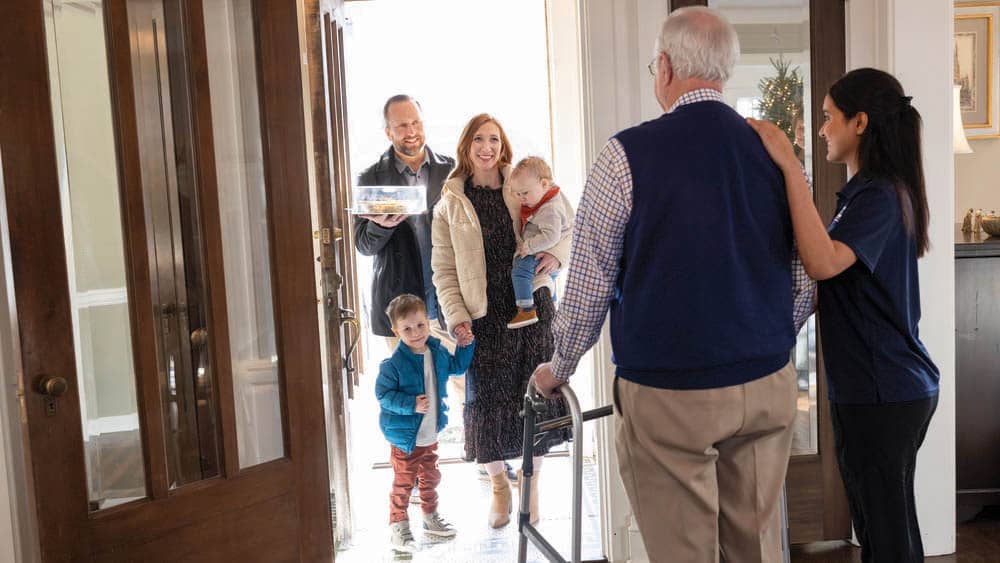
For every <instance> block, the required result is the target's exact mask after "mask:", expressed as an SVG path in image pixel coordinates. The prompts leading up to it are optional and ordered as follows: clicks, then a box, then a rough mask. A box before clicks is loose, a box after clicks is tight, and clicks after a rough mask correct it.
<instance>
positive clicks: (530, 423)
mask: <svg viewBox="0 0 1000 563" xmlns="http://www.w3.org/2000/svg"><path fill="white" fill-rule="evenodd" d="M559 392H560V393H561V394H562V397H563V399H564V400H565V401H566V405H567V406H568V407H569V413H570V414H569V415H568V416H561V417H559V418H554V419H552V420H546V421H543V422H539V423H536V422H535V417H536V416H538V415H541V414H544V413H545V412H546V410H547V409H546V407H545V399H544V398H542V396H541V395H539V394H538V391H537V389H536V388H535V378H534V376H532V378H531V379H530V380H529V381H528V391H527V393H525V394H524V410H523V412H522V413H521V414H522V416H524V449H523V451H522V452H521V459H522V462H521V473H522V475H523V477H522V481H521V503H520V507H519V513H518V518H517V532H518V534H519V535H520V538H519V543H518V547H517V560H518V563H525V562H526V561H527V558H528V540H531V543H532V544H534V546H535V547H536V548H538V550H539V551H541V552H542V554H543V555H545V557H547V558H548V559H549V561H553V562H556V563H566V561H567V560H566V559H563V557H562V556H561V555H559V552H558V551H556V548H554V547H552V544H550V543H549V542H548V541H547V540H546V539H545V538H544V537H543V536H542V534H541V533H539V531H538V530H537V529H536V528H535V527H534V526H533V525H532V524H531V521H530V520H531V514H530V513H529V511H528V508H529V507H528V500H529V499H530V498H531V486H532V477H533V475H534V467H533V466H534V461H533V460H532V453H533V452H534V445H535V443H536V441H541V440H544V439H545V436H546V435H547V434H548V433H549V432H556V431H558V430H561V429H563V428H566V427H567V426H571V427H572V431H573V433H572V439H573V518H572V520H571V528H572V530H573V543H572V551H573V552H572V557H571V558H570V559H569V561H572V563H580V548H581V545H582V544H583V538H582V533H581V530H582V527H583V440H582V437H583V422H584V421H586V420H593V419H595V418H602V417H605V416H608V415H609V414H611V413H612V409H611V405H607V406H604V407H599V408H596V409H593V410H589V411H587V412H580V402H579V401H577V399H576V393H574V392H573V390H572V389H571V388H570V386H569V384H567V383H564V384H563V385H561V386H560V387H559Z"/></svg>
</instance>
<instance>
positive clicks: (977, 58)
mask: <svg viewBox="0 0 1000 563" xmlns="http://www.w3.org/2000/svg"><path fill="white" fill-rule="evenodd" d="M998 24H1000V1H997V2H975V3H965V4H961V3H960V4H958V5H956V6H955V43H954V50H955V51H954V57H955V69H954V72H955V75H954V82H955V84H957V85H958V86H960V87H961V89H960V91H959V92H960V94H959V104H960V106H961V110H962V124H963V125H964V127H965V133H966V135H967V136H968V138H970V139H989V138H997V137H1000V69H998V67H997V65H998V64H1000V40H998V38H997V35H996V34H997V31H998V28H997V25H998Z"/></svg>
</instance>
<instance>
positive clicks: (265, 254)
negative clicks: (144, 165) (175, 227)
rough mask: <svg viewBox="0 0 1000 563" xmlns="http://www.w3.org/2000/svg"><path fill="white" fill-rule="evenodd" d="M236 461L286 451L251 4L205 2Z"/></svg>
mask: <svg viewBox="0 0 1000 563" xmlns="http://www.w3.org/2000/svg"><path fill="white" fill-rule="evenodd" d="M203 5H204V12H205V29H206V30H211V32H210V33H206V34H205V35H206V37H205V43H206V47H207V53H208V76H209V88H210V89H211V92H212V132H213V139H214V143H215V163H216V168H217V171H218V173H217V177H218V184H219V210H220V220H221V226H222V251H223V257H224V265H225V272H226V298H227V303H228V311H229V347H230V352H231V355H232V367H233V386H234V389H233V395H234V397H235V400H236V431H237V432H236V433H237V440H238V442H239V454H240V456H239V457H240V467H248V466H251V465H256V464H258V463H264V462H266V461H270V460H273V459H277V458H280V457H283V456H284V455H285V444H284V437H283V429H282V428H283V426H282V425H283V422H282V406H281V405H282V397H281V385H280V380H279V376H278V374H279V371H278V368H279V362H278V352H277V346H276V339H275V332H274V299H273V295H272V289H271V285H272V284H271V255H270V244H269V242H268V232H269V230H268V213H267V192H266V189H265V188H266V186H265V183H264V164H263V148H262V140H261V139H262V137H261V124H260V103H259V101H258V90H257V58H256V50H255V45H256V41H255V34H254V19H253V18H254V16H253V2H252V1H251V0H204V3H203Z"/></svg>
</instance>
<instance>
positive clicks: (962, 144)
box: [952, 85, 972, 154]
mask: <svg viewBox="0 0 1000 563" xmlns="http://www.w3.org/2000/svg"><path fill="white" fill-rule="evenodd" d="M961 89H962V87H961V86H958V85H955V87H954V95H953V96H952V97H953V103H952V105H953V106H954V109H953V110H952V111H953V112H954V117H953V118H952V131H953V133H952V148H954V150H955V154H968V153H970V152H972V147H970V146H969V141H968V139H966V138H965V127H963V126H962V108H961V106H960V105H959V95H960V94H959V92H960V91H961Z"/></svg>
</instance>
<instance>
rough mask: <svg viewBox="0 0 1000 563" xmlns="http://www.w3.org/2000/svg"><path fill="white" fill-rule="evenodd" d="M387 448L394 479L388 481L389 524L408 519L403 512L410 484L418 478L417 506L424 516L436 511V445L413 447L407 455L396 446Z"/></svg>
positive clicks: (411, 485) (438, 473)
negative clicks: (389, 487)
mask: <svg viewBox="0 0 1000 563" xmlns="http://www.w3.org/2000/svg"><path fill="white" fill-rule="evenodd" d="M391 447H392V452H391V453H390V460H391V461H392V470H393V473H395V477H394V478H393V480H392V492H391V493H389V523H390V524H394V523H396V522H401V521H403V520H409V519H410V517H409V516H408V515H407V513H406V509H407V508H408V507H409V506H410V492H411V491H413V482H414V481H415V480H416V479H417V477H419V478H420V484H419V487H420V507H421V508H423V511H424V514H431V513H434V512H437V505H438V494H437V486H438V483H440V482H441V470H440V469H438V455H437V447H438V445H437V444H436V443H434V444H431V445H429V446H417V447H415V448H413V452H412V453H411V454H410V455H406V452H404V451H403V450H401V449H399V448H397V447H396V446H391Z"/></svg>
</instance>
